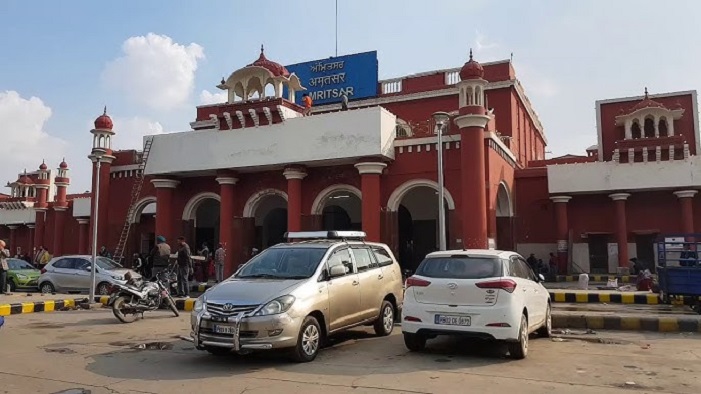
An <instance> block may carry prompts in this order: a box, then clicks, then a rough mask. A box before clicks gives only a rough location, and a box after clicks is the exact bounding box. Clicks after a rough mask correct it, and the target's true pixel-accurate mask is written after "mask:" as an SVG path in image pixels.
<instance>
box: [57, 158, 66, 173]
mask: <svg viewBox="0 0 701 394" xmlns="http://www.w3.org/2000/svg"><path fill="white" fill-rule="evenodd" d="M58 168H60V169H62V170H65V169H68V163H66V159H65V158H64V159H63V161H62V162H61V164H59V165H58Z"/></svg>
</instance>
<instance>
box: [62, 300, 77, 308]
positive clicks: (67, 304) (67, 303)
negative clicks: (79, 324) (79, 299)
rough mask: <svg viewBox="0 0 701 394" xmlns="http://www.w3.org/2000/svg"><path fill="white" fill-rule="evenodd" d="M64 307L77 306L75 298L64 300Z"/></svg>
mask: <svg viewBox="0 0 701 394" xmlns="http://www.w3.org/2000/svg"><path fill="white" fill-rule="evenodd" d="M63 306H64V307H75V300H63Z"/></svg>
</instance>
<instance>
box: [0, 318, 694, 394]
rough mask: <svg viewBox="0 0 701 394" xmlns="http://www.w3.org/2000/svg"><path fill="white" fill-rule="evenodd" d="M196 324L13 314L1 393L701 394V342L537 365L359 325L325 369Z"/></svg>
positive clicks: (574, 340) (636, 337)
mask: <svg viewBox="0 0 701 394" xmlns="http://www.w3.org/2000/svg"><path fill="white" fill-rule="evenodd" d="M187 319H188V316H187V314H185V313H183V314H182V315H181V317H179V318H175V317H173V316H172V315H170V314H168V313H166V312H156V313H150V314H149V313H147V314H146V318H145V319H144V320H140V321H137V322H135V323H133V324H128V325H125V324H120V323H118V322H117V320H116V319H115V318H114V317H113V316H112V314H111V312H110V311H107V310H92V311H69V312H55V313H37V314H27V315H13V316H9V317H7V318H6V321H5V326H4V327H2V328H1V329H0V393H61V392H65V393H87V392H90V393H91V394H102V393H194V392H202V393H210V392H233V393H244V392H245V393H247V394H251V393H283V392H284V393H285V394H293V393H306V394H313V393H324V394H328V393H441V394H445V393H466V392H484V393H504V392H515V393H539V394H540V393H564V392H568V393H569V392H571V393H585V394H586V393H592V394H594V393H596V394H601V393H630V392H631V390H632V391H637V392H664V393H699V392H701V336H698V335H694V334H666V335H665V334H652V333H620V332H619V333H613V332H601V333H597V334H584V333H576V332H575V333H570V334H569V335H567V336H565V339H556V340H549V339H534V340H533V341H532V342H531V349H530V354H529V357H528V359H526V360H523V361H513V360H509V359H506V358H504V357H503V354H502V351H503V349H501V348H500V347H498V346H497V347H494V346H487V345H483V344H480V343H478V342H464V341H454V340H442V339H437V340H434V341H433V342H429V349H428V350H427V351H426V352H425V353H421V354H416V353H409V352H408V351H407V350H406V349H405V347H404V344H403V341H402V337H401V335H400V330H399V329H397V330H396V331H395V333H394V334H393V335H392V336H390V337H389V338H374V337H373V336H372V335H370V333H369V331H367V330H364V329H358V330H354V331H352V332H349V333H347V334H344V335H342V336H341V337H338V338H337V339H336V340H335V341H334V344H333V345H332V346H331V347H329V348H327V349H324V350H323V351H322V353H321V354H320V355H319V357H318V358H317V360H316V361H314V362H313V363H309V364H293V363H290V362H289V361H287V360H286V359H285V358H284V357H282V356H280V355H278V354H261V355H254V356H246V357H240V356H231V357H226V358H220V357H214V356H210V355H209V354H207V353H204V352H200V351H197V350H195V349H194V348H193V346H192V344H190V343H188V342H185V341H182V340H179V339H177V337H178V336H180V335H187V333H188V320H187ZM145 344H148V345H147V346H146V349H140V348H139V345H145ZM142 347H143V346H142ZM66 390H68V391H66ZM83 390H85V391H83ZM88 390H89V391H88Z"/></svg>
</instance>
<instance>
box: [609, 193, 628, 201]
mask: <svg viewBox="0 0 701 394" xmlns="http://www.w3.org/2000/svg"><path fill="white" fill-rule="evenodd" d="M628 197H630V193H613V194H609V198H610V199H612V200H613V201H625V200H627V199H628Z"/></svg>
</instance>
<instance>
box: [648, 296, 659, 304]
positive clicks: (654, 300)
mask: <svg viewBox="0 0 701 394" xmlns="http://www.w3.org/2000/svg"><path fill="white" fill-rule="evenodd" d="M646 297H647V304H648V305H657V304H659V303H660V297H659V296H658V295H657V294H648V295H647V296H646Z"/></svg>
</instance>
